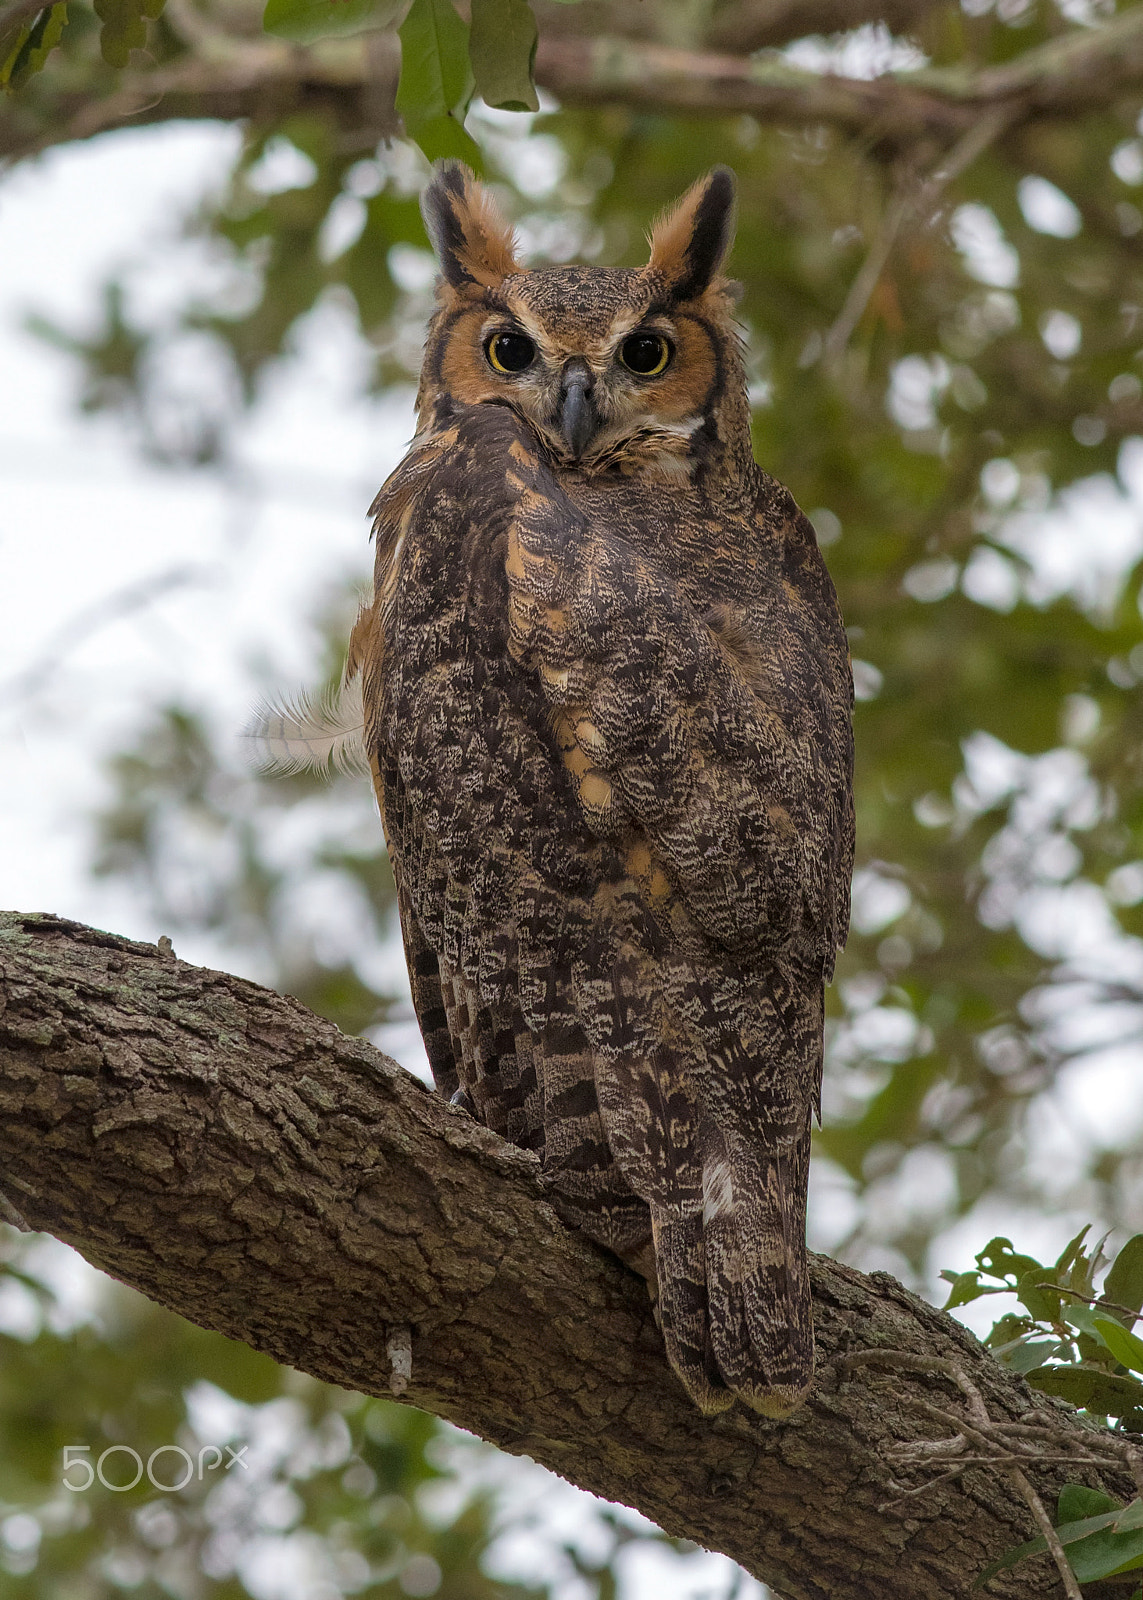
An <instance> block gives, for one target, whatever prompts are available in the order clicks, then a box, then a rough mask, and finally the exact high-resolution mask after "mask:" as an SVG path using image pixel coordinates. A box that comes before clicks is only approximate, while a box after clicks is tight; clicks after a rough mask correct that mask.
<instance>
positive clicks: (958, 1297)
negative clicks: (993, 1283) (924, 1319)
mask: <svg viewBox="0 0 1143 1600" xmlns="http://www.w3.org/2000/svg"><path fill="white" fill-rule="evenodd" d="M941 1277H942V1278H943V1279H944V1280H945V1282H946V1283H951V1284H952V1288H951V1289H950V1290H949V1297H948V1299H947V1300H946V1301H945V1303H944V1305H943V1307H942V1308H941V1309H942V1310H944V1311H951V1310H952V1309H953V1307H954V1306H967V1305H971V1304H972V1302H973V1301H974V1300H979V1299H980V1297H981V1295H984V1294H1004V1293H1005V1291H1004V1290H1003V1289H993V1288H988V1287H985V1285H984V1284H982V1283H981V1281H980V1273H979V1272H949V1271H947V1270H946V1271H944V1272H942V1273H941Z"/></svg>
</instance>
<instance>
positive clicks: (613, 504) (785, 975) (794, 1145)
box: [351, 405, 853, 1416]
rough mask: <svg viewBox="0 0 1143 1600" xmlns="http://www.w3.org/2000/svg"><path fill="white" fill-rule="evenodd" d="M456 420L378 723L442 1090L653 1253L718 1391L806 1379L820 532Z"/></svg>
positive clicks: (837, 687) (410, 941) (382, 653)
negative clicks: (566, 461)
mask: <svg viewBox="0 0 1143 1600" xmlns="http://www.w3.org/2000/svg"><path fill="white" fill-rule="evenodd" d="M730 487H731V490H732V492H730V493H727V494H724V495H722V496H721V497H715V496H713V495H712V493H711V492H710V491H709V490H704V488H703V487H702V485H701V483H700V484H698V485H695V484H690V483H688V484H687V485H686V486H685V487H684V488H683V489H680V488H679V486H678V484H677V483H667V482H665V481H664V482H662V483H659V484H656V483H655V482H654V481H651V480H647V479H640V478H639V477H626V478H625V477H624V476H622V475H621V474H614V475H609V476H608V477H606V478H602V479H593V478H591V477H590V476H588V475H581V476H578V477H577V476H576V475H575V474H574V473H569V472H567V471H566V470H561V468H560V466H559V465H558V463H556V462H554V461H553V460H552V459H551V458H550V457H549V455H548V453H547V451H546V448H545V446H544V443H543V441H542V440H540V439H539V438H538V436H537V435H536V434H535V433H534V432H533V430H532V429H531V428H530V427H529V426H528V424H527V423H526V422H524V421H523V420H522V419H521V418H520V417H519V416H518V415H517V414H516V413H515V412H514V411H513V410H512V409H510V408H508V407H505V406H494V405H473V406H469V407H466V406H461V405H454V406H452V407H451V408H450V410H449V412H448V414H447V416H444V417H442V419H441V422H440V425H439V426H438V427H437V428H436V429H435V430H434V431H432V433H431V437H430V436H427V435H426V436H423V443H422V444H421V445H419V446H418V447H417V448H415V449H414V450H413V452H412V453H411V454H410V456H409V457H408V458H407V460H406V463H404V464H403V465H402V467H400V468H399V469H398V471H397V473H396V474H394V477H393V478H392V479H391V480H390V481H389V483H388V484H387V485H386V487H385V489H383V490H382V493H381V495H380V496H379V497H378V501H377V503H376V508H375V509H376V512H377V517H378V527H377V537H378V569H377V576H376V591H377V601H376V602H375V604H374V606H373V607H372V608H371V609H370V610H368V611H367V612H365V613H364V614H363V616H362V618H361V620H360V621H359V623H358V627H357V630H355V635H354V642H353V645H352V647H351V654H352V656H353V658H354V659H355V661H357V662H358V663H359V666H360V672H361V676H362V690H363V703H364V708H365V740H366V746H367V748H368V751H369V754H370V758H371V760H372V762H373V764H374V771H375V781H376V784H377V789H378V796H379V800H380V804H381V809H382V815H383V818H384V822H385V830H386V836H387V839H388V844H389V850H390V855H391V858H392V861H393V868H394V875H395V878H396V881H397V885H398V894H399V900H400V905H401V915H402V922H403V925H404V927H405V937H406V945H407V950H408V953H409V962H410V971H411V972H412V973H413V974H414V999H415V1003H416V1005H417V1010H418V1015H419V1017H420V1019H421V1023H422V1028H423V1030H424V1032H425V1037H426V1042H427V1044H428V1045H429V1051H430V1058H431V1059H432V1062H433V1070H434V1074H435V1075H436V1078H437V1082H438V1084H439V1085H440V1087H441V1088H442V1090H443V1091H444V1092H446V1093H449V1094H454V1093H456V1092H457V1091H458V1090H459V1091H462V1092H463V1094H464V1097H465V1103H467V1104H469V1105H470V1106H471V1107H472V1110H473V1114H474V1115H476V1116H477V1117H478V1118H480V1120H482V1121H484V1122H485V1123H487V1124H488V1125H489V1126H490V1127H492V1128H494V1129H496V1130H497V1131H498V1132H500V1133H502V1134H503V1135H504V1136H505V1137H506V1138H509V1139H512V1140H514V1141H515V1142H516V1143H518V1144H521V1145H524V1146H526V1147H528V1148H531V1149H533V1150H535V1151H536V1152H537V1153H538V1154H539V1155H540V1156H541V1157H542V1160H543V1163H544V1171H545V1176H546V1180H547V1182H548V1184H549V1186H550V1190H551V1193H552V1195H553V1198H554V1200H555V1201H556V1203H557V1205H558V1206H559V1207H560V1209H561V1211H562V1213H563V1215H564V1216H565V1218H566V1219H567V1220H568V1221H569V1222H571V1223H574V1224H575V1225H577V1226H579V1227H581V1228H583V1230H584V1231H585V1232H586V1233H588V1235H589V1236H590V1237H592V1238H593V1239H595V1240H597V1241H598V1242H599V1243H601V1244H603V1245H605V1246H606V1247H607V1248H609V1249H612V1250H614V1251H615V1252H616V1253H617V1254H619V1255H620V1256H622V1257H623V1258H624V1259H626V1260H627V1261H628V1262H630V1263H631V1264H632V1265H633V1266H635V1267H636V1268H637V1269H638V1270H640V1271H641V1272H643V1274H644V1275H645V1276H646V1278H647V1280H648V1283H649V1285H650V1287H651V1292H652V1294H653V1295H654V1296H655V1297H657V1310H658V1317H659V1321H660V1326H661V1328H662V1332H663V1337H664V1342H665V1345H666V1350H667V1354H668V1357H669V1359H670V1361H671V1364H672V1365H673V1367H674V1368H675V1371H676V1372H677V1373H678V1375H679V1377H680V1379H681V1381H682V1382H683V1384H684V1385H685V1387H686V1389H687V1390H688V1392H689V1393H690V1395H691V1396H692V1398H693V1399H694V1401H695V1403H696V1404H697V1405H698V1406H699V1407H700V1408H701V1409H702V1410H703V1411H705V1412H708V1413H713V1412H716V1411H719V1410H722V1409H724V1408H725V1407H726V1406H728V1405H730V1404H732V1403H733V1402H734V1400H735V1398H736V1397H737V1398H740V1399H741V1400H743V1401H744V1402H745V1403H747V1404H748V1405H750V1406H752V1407H754V1408H755V1409H757V1410H758V1411H760V1412H762V1413H764V1414H767V1415H771V1416H782V1415H785V1414H787V1413H788V1412H789V1411H790V1410H792V1409H793V1408H794V1407H795V1406H796V1405H798V1404H799V1403H800V1401H801V1400H802V1398H804V1396H805V1393H806V1392H807V1389H808V1386H809V1384H810V1382H811V1379H812V1371H813V1332H812V1318H811V1309H810V1295H809V1279H808V1270H807V1262H806V1249H805V1201H806V1184H807V1177H808V1165H809V1136H810V1122H811V1118H812V1115H813V1112H814V1110H815V1108H816V1106H817V1104H818V1100H819V1095H820V1082H821V1063H822V1026H823V1021H822V1019H823V1005H822V1000H823V983H824V981H825V980H826V979H827V978H828V976H829V975H830V973H831V971H832V966H833V960H834V955H835V952H836V949H837V946H838V944H839V943H840V942H841V941H842V940H843V939H844V937H845V931H846V925H847V919H848V893H849V874H850V868H851V862H852V851H853V814H852V801H851V776H850V775H851V764H852V744H851V735H850V724H849V717H850V706H851V692H852V691H851V684H850V675H849V664H848V655H847V650H846V644H845V635H844V630H843V629H842V626H841V620H840V617H839V615H838V611H837V604H836V599H835V597H834V593H833V589H832V586H831V584H830V581H829V578H828V575H827V574H826V571H825V568H824V565H823V564H822V561H821V558H820V556H819V554H818V551H817V546H816V543H815V541H814V538H813V533H812V529H810V527H809V524H808V523H807V522H806V519H805V518H804V517H802V515H801V513H800V512H798V510H797V508H796V506H795V505H794V503H793V501H792V499H791V498H790V496H789V494H788V493H787V491H785V490H784V489H782V488H781V487H780V486H779V485H778V484H776V483H774V481H773V480H772V479H769V478H767V477H766V475H765V474H764V473H762V472H761V471H760V470H759V469H757V468H754V467H753V463H751V464H750V467H749V468H746V469H745V470H744V472H743V475H742V477H741V479H740V480H739V481H738V482H737V483H736V484H732V485H731V486H730Z"/></svg>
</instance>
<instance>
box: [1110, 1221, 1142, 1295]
mask: <svg viewBox="0 0 1143 1600" xmlns="http://www.w3.org/2000/svg"><path fill="white" fill-rule="evenodd" d="M1103 1293H1104V1296H1105V1297H1106V1298H1107V1299H1108V1300H1114V1301H1115V1302H1116V1304H1117V1305H1121V1306H1126V1307H1127V1308H1128V1310H1130V1311H1138V1310H1139V1309H1140V1308H1141V1307H1143V1233H1137V1234H1135V1235H1134V1236H1133V1237H1132V1238H1130V1239H1128V1241H1127V1243H1126V1244H1125V1245H1124V1246H1123V1249H1122V1250H1121V1251H1120V1252H1119V1254H1118V1255H1117V1256H1116V1258H1115V1260H1114V1261H1113V1262H1112V1264H1111V1268H1110V1270H1109V1272H1108V1274H1107V1277H1106V1278H1105V1279H1104V1282H1103Z"/></svg>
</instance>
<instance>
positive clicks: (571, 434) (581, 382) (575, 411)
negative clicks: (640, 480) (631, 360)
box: [557, 356, 599, 461]
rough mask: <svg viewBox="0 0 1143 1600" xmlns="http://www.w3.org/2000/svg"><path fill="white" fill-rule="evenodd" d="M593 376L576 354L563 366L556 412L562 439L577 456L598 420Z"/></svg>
mask: <svg viewBox="0 0 1143 1600" xmlns="http://www.w3.org/2000/svg"><path fill="white" fill-rule="evenodd" d="M594 389H595V377H594V375H593V373H592V370H591V368H590V367H589V366H588V364H587V362H586V361H584V360H582V359H581V357H579V356H576V357H575V359H574V360H572V361H569V362H568V364H567V366H566V367H565V368H564V370H563V376H562V379H561V381H560V404H559V410H558V413H557V417H558V422H559V430H560V433H561V435H562V437H563V441H564V443H565V444H566V445H567V447H568V449H569V450H570V451H571V453H572V455H573V456H574V457H575V458H576V460H577V461H578V459H579V458H580V456H582V455H583V452H584V450H585V448H586V447H587V442H588V440H589V439H590V438H591V436H592V434H593V433H594V432H595V428H596V423H597V422H598V421H599V416H598V413H597V412H596V409H595V399H594Z"/></svg>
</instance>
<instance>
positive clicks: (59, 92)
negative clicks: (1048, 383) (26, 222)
mask: <svg viewBox="0 0 1143 1600" xmlns="http://www.w3.org/2000/svg"><path fill="white" fill-rule="evenodd" d="M21 3H22V0H21ZM791 3H793V0H791ZM808 6H809V0H797V7H798V15H799V17H801V18H802V20H803V21H804V18H805V15H806V14H807V7H808ZM902 6H903V9H905V10H911V11H913V12H915V13H918V14H919V13H920V12H921V11H922V10H923V9H925V7H924V6H922V5H921V3H920V0H917V4H916V5H913V6H908V5H905V3H904V0H902ZM612 9H613V8H611V7H608V8H607V10H608V11H611V10H612ZM614 9H615V10H616V11H618V12H619V16H618V17H611V18H610V19H609V25H610V26H615V23H616V22H617V21H624V20H627V18H628V11H629V10H630V8H629V7H626V8H618V7H617V8H614ZM639 9H640V11H644V12H645V11H646V10H647V9H648V8H647V7H646V5H645V0H639ZM745 9H751V8H749V7H746V8H745ZM756 9H757V10H758V13H759V15H761V14H762V13H766V14H769V15H774V14H776V10H777V9H780V7H778V6H777V0H775V3H774V5H771V6H767V5H762V4H759V6H758V7H757V8H756ZM810 9H812V8H810ZM827 9H828V6H827V5H826V0H822V10H823V12H824V11H825V10H827ZM864 9H869V10H870V11H876V12H878V13H880V12H882V11H885V10H887V9H888V7H887V6H885V5H881V6H876V7H869V8H863V10H864ZM590 11H591V7H590V6H588V5H583V6H558V5H552V6H550V7H548V8H547V9H546V10H545V13H544V16H545V27H544V30H543V32H542V33H541V37H540V42H539V48H538V51H537V56H536V79H537V82H538V83H540V84H541V85H542V86H543V87H544V88H546V89H549V90H550V91H551V92H552V93H553V94H555V95H556V96H557V97H558V98H559V99H560V100H561V101H563V102H564V103H565V104H567V105H569V106H614V105H623V106H629V107H631V108H632V109H636V110H644V111H652V112H655V113H657V114H659V115H667V116H670V115H687V116H726V115H728V114H734V113H738V114H740V115H747V116H751V117H754V118H756V119H757V120H758V121H760V122H766V123H778V124H782V125H785V126H788V127H812V126H820V125H828V126H832V127H836V128H838V129H840V130H842V131H843V132H846V133H851V134H855V135H860V136H862V137H866V138H873V139H877V140H879V141H881V142H882V143H883V144H884V145H886V146H888V147H896V148H901V149H906V148H912V147H913V146H915V144H916V142H917V140H918V139H922V138H932V139H935V140H936V141H937V142H938V144H940V145H944V146H948V145H951V144H953V143H955V142H956V141H957V140H958V139H960V138H962V137H963V136H964V135H965V134H966V133H968V132H969V131H970V130H971V129H972V128H973V127H974V126H975V124H976V123H977V121H978V120H979V118H980V117H981V116H982V115H986V114H996V115H997V116H998V117H999V119H1000V120H1001V121H1002V122H1003V124H1004V126H1005V128H1006V129H1008V130H1012V129H1015V128H1018V127H1019V126H1020V125H1021V124H1022V123H1025V122H1027V121H1029V120H1032V119H1035V118H1042V117H1054V116H1071V115H1074V114H1076V113H1079V112H1084V111H1091V110H1104V109H1106V108H1107V106H1108V105H1109V104H1110V103H1111V102H1112V101H1113V100H1114V99H1115V98H1116V96H1119V95H1124V94H1143V5H1139V6H1135V7H1133V8H1132V9H1130V10H1128V11H1125V12H1123V13H1122V14H1121V15H1120V16H1117V17H1115V18H1113V19H1112V21H1110V22H1108V23H1106V24H1104V25H1102V26H1101V27H1098V28H1087V29H1074V30H1072V31H1069V32H1068V33H1065V34H1064V35H1062V36H1061V37H1060V38H1059V39H1055V40H1052V41H1050V42H1049V43H1047V44H1043V45H1039V46H1037V47H1036V48H1034V49H1031V50H1026V51H1025V52H1024V53H1023V54H1022V55H1020V56H1017V57H1016V58H1015V59H1014V60H1012V61H1010V62H1007V63H1005V64H1004V65H1003V66H998V67H986V68H980V69H977V70H972V69H967V68H961V67H955V68H954V67H943V68H923V69H918V70H916V71H912V72H901V73H894V74H891V75H888V76H885V77H881V78H873V79H868V80H867V79H859V78H843V77H839V76H836V75H833V74H830V73H825V74H821V73H814V72H808V71H805V70H803V69H802V68H799V67H794V66H791V65H790V64H789V63H788V62H787V61H785V60H784V59H782V58H781V57H779V56H775V55H761V56H756V55H751V54H749V52H748V47H747V46H745V45H740V46H739V49H738V50H737V51H736V52H734V53H729V52H728V53H721V52H719V51H715V50H711V49H708V48H705V47H703V46H696V47H694V48H690V47H685V48H684V47H681V46H679V45H677V44H666V43H661V42H658V41H654V40H650V41H649V40H644V39H641V38H639V37H637V36H635V35H634V33H633V34H632V36H626V35H620V34H618V33H602V32H594V31H591V29H590V28H588V27H587V26H586V23H587V22H588V21H589V20H590V17H589V15H588V13H590ZM557 12H560V13H563V21H562V22H561V23H560V25H559V26H556V25H554V24H550V19H551V18H552V16H553V14H554V13H557ZM727 16H728V11H726V10H723V11H720V12H718V13H717V14H716V23H718V26H715V27H713V29H712V33H711V36H710V37H711V38H712V39H713V38H716V37H717V38H721V37H722V34H720V33H719V27H721V26H722V22H723V21H725V19H726V18H727ZM570 18H575V19H577V26H578V27H580V28H581V29H582V30H583V31H581V32H579V33H576V34H573V33H571V32H570V31H569V29H570V26H571V24H570V22H569V21H568V19H570ZM720 19H722V20H721V21H720ZM743 26H744V27H746V26H747V19H744V20H743ZM635 27H636V24H635V23H634V22H633V23H632V28H633V30H634V29H635ZM379 42H380V51H379ZM395 51H396V39H395V36H394V35H391V34H362V35H358V36H357V37H356V38H350V39H327V40H323V41H321V42H320V43H318V44H316V45H311V46H309V47H306V48H303V47H301V46H297V45H288V44H286V43H285V42H284V41H282V40H275V39H267V38H265V37H260V38H254V39H251V38H246V37H244V36H242V35H240V34H238V33H235V34H232V35H227V34H223V33H221V32H219V31H217V30H214V29H211V31H210V40H209V46H208V47H207V46H204V47H203V48H202V49H198V48H197V47H196V48H193V49H191V50H189V51H188V53H187V54H186V55H182V56H176V57H175V58H173V59H172V60H171V61H169V62H168V63H165V64H164V65H162V66H160V67H157V68H154V69H152V70H148V71H133V72H126V73H124V74H122V76H121V77H120V78H118V79H110V78H105V77H104V76H103V75H99V76H98V85H99V86H98V88H95V89H93V88H91V87H88V86H87V83H86V80H80V81H82V82H83V83H84V87H82V88H79V89H73V88H72V87H70V86H69V85H70V84H71V83H72V82H74V81H76V80H75V75H74V73H73V74H72V76H71V78H67V77H66V75H65V74H63V73H61V72H59V70H58V69H57V71H56V74H55V76H49V77H48V78H47V79H46V81H45V80H44V79H40V80H37V82H36V86H35V88H34V90H33V91H32V93H31V95H29V96H28V97H27V98H22V99H14V100H12V101H10V102H9V103H8V104H6V105H2V106H0V159H5V160H8V161H14V160H18V159H20V158H22V157H24V156H27V155H31V154H34V153H35V152H36V151H39V150H42V149H44V148H46V147H47V146H49V145H53V144H59V143H63V142H64V141H65V140H70V139H85V138H90V137H91V136H92V135H93V134H96V133H101V132H103V131H104V130H105V129H108V128H112V127H118V126H120V125H122V124H123V123H125V122H129V123H130V124H132V125H140V124H142V123H147V122H163V121H168V120H171V119H173V118H186V117H195V118H203V117H222V118H228V119H233V118H237V117H249V118H253V119H255V120H265V119H267V118H275V117H282V116H285V115H289V114H293V113H296V112H299V111H321V112H322V113H323V114H324V115H326V116H329V117H331V118H332V119H333V121H334V122H335V123H336V124H337V125H338V126H339V127H340V128H341V129H342V130H344V131H345V132H347V133H348V134H350V135H351V136H352V137H353V138H354V139H355V140H356V141H357V142H358V143H359V144H360V146H361V148H366V147H368V146H369V145H370V144H371V143H375V142H376V140H377V139H378V138H380V137H383V136H384V137H387V136H389V135H391V134H392V132H393V126H394V124H393V113H392V105H391V99H392V96H391V93H390V92H388V90H387V92H386V94H384V95H381V96H379V95H378V92H377V86H378V81H379V73H380V77H381V78H383V79H385V80H386V81H387V80H388V77H389V76H391V75H393V74H392V72H391V68H392V66H393V63H392V61H391V60H390V58H391V57H393V56H394V53H395ZM57 78H58V80H59V84H58V86H57V81H56V80H57ZM37 97H38V98H37Z"/></svg>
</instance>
